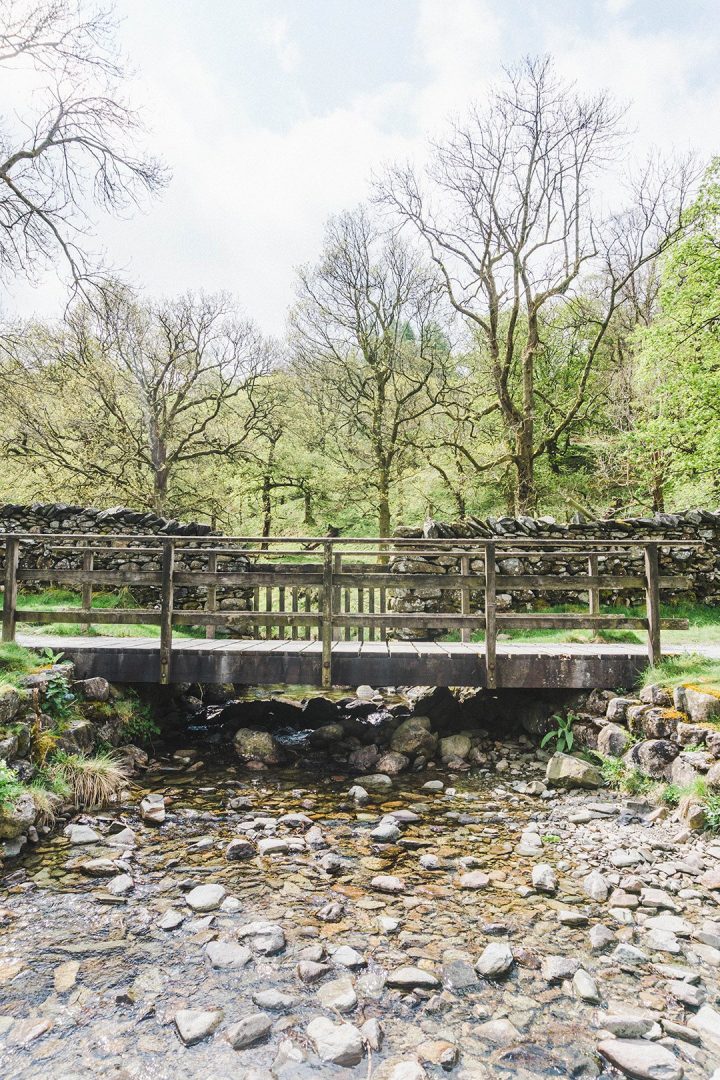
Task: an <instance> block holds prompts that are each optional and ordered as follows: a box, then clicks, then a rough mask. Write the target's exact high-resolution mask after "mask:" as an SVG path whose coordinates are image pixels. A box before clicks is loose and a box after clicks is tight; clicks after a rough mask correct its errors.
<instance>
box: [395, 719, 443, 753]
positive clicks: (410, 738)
mask: <svg viewBox="0 0 720 1080" xmlns="http://www.w3.org/2000/svg"><path fill="white" fill-rule="evenodd" d="M437 744H438V737H437V735H435V734H433V732H432V731H431V730H430V720H429V719H428V717H426V716H409V717H408V718H407V720H403V722H402V723H401V724H400V725H399V726H398V727H397V728H396V729H395V731H394V732H393V734H392V738H391V739H390V746H391V748H392V749H393V750H396V751H397V752H398V753H400V754H409V755H415V754H422V755H423V757H426V758H431V757H432V756H433V755H434V753H435V750H436V749H437Z"/></svg>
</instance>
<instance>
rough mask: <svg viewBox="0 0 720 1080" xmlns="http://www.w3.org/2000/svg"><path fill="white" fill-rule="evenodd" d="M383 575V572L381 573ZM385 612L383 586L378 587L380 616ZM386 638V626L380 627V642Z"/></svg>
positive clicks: (385, 593) (384, 591) (385, 597)
mask: <svg viewBox="0 0 720 1080" xmlns="http://www.w3.org/2000/svg"><path fill="white" fill-rule="evenodd" d="M383 573H384V571H383ZM386 611H387V589H386V588H385V586H384V585H381V587H380V614H381V615H384V614H385V612H386ZM386 637H387V627H386V626H381V627H380V641H385V638H386Z"/></svg>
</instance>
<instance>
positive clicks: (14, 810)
mask: <svg viewBox="0 0 720 1080" xmlns="http://www.w3.org/2000/svg"><path fill="white" fill-rule="evenodd" d="M36 815H37V811H36V809H35V803H34V801H33V797H32V795H30V794H23V795H20V796H19V797H18V798H17V799H15V801H14V802H13V803H3V804H2V806H0V840H17V839H18V837H20V836H26V835H27V832H28V830H29V829H30V828H32V826H33V825H34V824H35V817H36Z"/></svg>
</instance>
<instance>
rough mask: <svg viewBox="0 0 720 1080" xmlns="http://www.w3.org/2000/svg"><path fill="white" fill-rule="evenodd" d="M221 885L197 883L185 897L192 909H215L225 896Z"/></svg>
mask: <svg viewBox="0 0 720 1080" xmlns="http://www.w3.org/2000/svg"><path fill="white" fill-rule="evenodd" d="M225 893H226V890H225V887H224V886H223V885H215V884H211V885H197V886H196V887H195V888H194V889H191V890H190V892H189V893H188V894H187V896H186V897H185V899H186V900H187V902H188V904H189V906H190V907H191V908H192V909H193V911H200V912H205V911H217V909H218V908H219V907H220V905H221V903H222V902H223V899H224V897H225Z"/></svg>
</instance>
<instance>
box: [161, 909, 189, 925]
mask: <svg viewBox="0 0 720 1080" xmlns="http://www.w3.org/2000/svg"><path fill="white" fill-rule="evenodd" d="M184 922H185V916H184V915H183V914H182V913H181V912H179V911H174V910H173V908H168V910H167V911H166V912H164V913H163V914H162V915H161V916H160V918H159V919H158V921H157V922H156V923H155V925H156V926H157V928H158V930H177V928H178V926H180V925H181V924H182V923H184Z"/></svg>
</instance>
